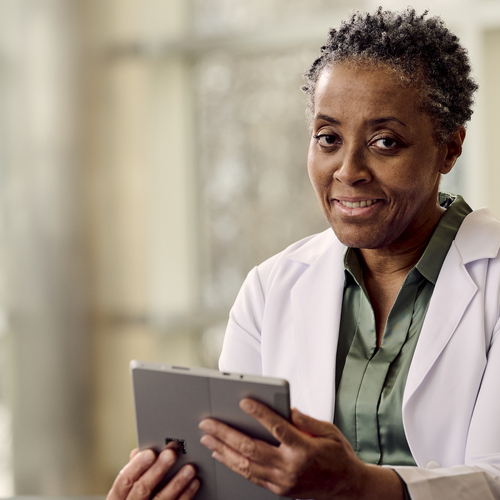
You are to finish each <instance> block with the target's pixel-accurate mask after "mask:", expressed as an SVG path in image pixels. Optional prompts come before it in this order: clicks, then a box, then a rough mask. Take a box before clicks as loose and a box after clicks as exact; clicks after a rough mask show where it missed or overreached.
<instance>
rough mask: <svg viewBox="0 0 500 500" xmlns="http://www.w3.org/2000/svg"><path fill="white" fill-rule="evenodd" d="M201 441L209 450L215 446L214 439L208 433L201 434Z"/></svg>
mask: <svg viewBox="0 0 500 500" xmlns="http://www.w3.org/2000/svg"><path fill="white" fill-rule="evenodd" d="M200 443H201V444H202V445H203V446H206V447H207V448H208V449H209V450H213V448H214V441H213V439H211V438H210V436H208V435H207V434H205V435H204V436H201V439H200Z"/></svg>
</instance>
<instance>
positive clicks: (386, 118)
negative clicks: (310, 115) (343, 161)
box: [316, 114, 408, 128]
mask: <svg viewBox="0 0 500 500" xmlns="http://www.w3.org/2000/svg"><path fill="white" fill-rule="evenodd" d="M316 120H325V121H326V122H328V123H332V124H334V125H341V123H340V121H339V120H337V119H335V118H332V117H331V116H328V115H322V114H319V115H317V116H316ZM387 122H397V123H399V124H400V125H402V126H403V127H405V128H408V127H407V125H406V124H405V123H403V122H402V121H401V120H398V119H397V118H396V117H395V116H382V117H380V118H373V119H372V120H368V122H367V123H368V125H380V124H381V123H387Z"/></svg>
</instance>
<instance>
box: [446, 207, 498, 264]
mask: <svg viewBox="0 0 500 500" xmlns="http://www.w3.org/2000/svg"><path fill="white" fill-rule="evenodd" d="M455 244H456V246H457V249H458V251H459V252H460V255H461V256H462V259H463V262H464V263H465V264H467V263H469V262H473V261H476V260H479V259H493V258H497V257H498V256H499V251H500V221H499V220H498V219H497V218H496V217H495V215H493V212H492V211H491V210H490V209H488V208H480V209H478V210H474V211H473V212H471V213H470V214H469V215H467V217H465V219H464V221H463V222H462V225H461V226H460V229H459V230H458V233H457V236H456V238H455Z"/></svg>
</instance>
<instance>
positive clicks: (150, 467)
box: [107, 449, 200, 500]
mask: <svg viewBox="0 0 500 500" xmlns="http://www.w3.org/2000/svg"><path fill="white" fill-rule="evenodd" d="M176 460H177V454H176V452H175V451H174V450H172V449H166V450H163V451H162V452H161V453H160V454H159V455H158V456H156V454H155V453H154V452H153V451H152V450H143V451H140V452H139V451H137V450H134V451H132V453H131V454H130V462H129V463H128V464H127V465H126V466H125V467H124V468H123V469H122V470H121V471H120V473H119V474H118V476H117V477H116V479H115V482H114V483H113V486H112V487H111V489H110V490H109V493H108V496H107V500H149V498H150V497H151V495H152V494H153V491H154V490H155V488H156V486H157V485H158V484H159V482H160V481H161V480H162V479H163V476H164V475H165V474H166V473H167V472H168V471H169V470H170V469H171V467H172V466H173V465H174V463H175V461H176ZM195 475H196V470H195V468H194V467H193V466H192V465H190V464H188V465H185V466H184V467H182V468H181V469H180V470H179V472H178V473H177V474H176V475H175V476H174V477H173V478H172V479H171V480H170V481H169V482H168V484H167V485H166V486H165V487H164V488H163V489H161V490H160V491H159V492H158V493H157V494H156V497H155V498H158V499H160V500H191V498H193V497H194V495H195V494H196V492H197V491H198V488H199V487H200V481H199V479H197V478H196V477H195Z"/></svg>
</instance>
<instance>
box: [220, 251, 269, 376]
mask: <svg viewBox="0 0 500 500" xmlns="http://www.w3.org/2000/svg"><path fill="white" fill-rule="evenodd" d="M274 260H275V259H272V260H269V261H266V262H265V263H264V264H261V265H260V266H259V267H255V268H253V269H252V270H251V271H250V273H249V274H248V276H247V278H246V280H245V282H244V283H243V285H242V287H241V289H240V292H239V293H238V296H237V297H236V301H235V303H234V305H233V307H232V308H231V311H230V313H229V321H228V324H227V329H226V335H225V337H224V343H223V345H222V352H221V355H220V358H219V369H220V370H221V371H230V372H237V373H248V374H252V375H261V374H262V361H261V331H262V319H263V314H264V307H265V287H266V282H267V279H268V274H269V271H270V269H271V268H272V265H273V261H274Z"/></svg>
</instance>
